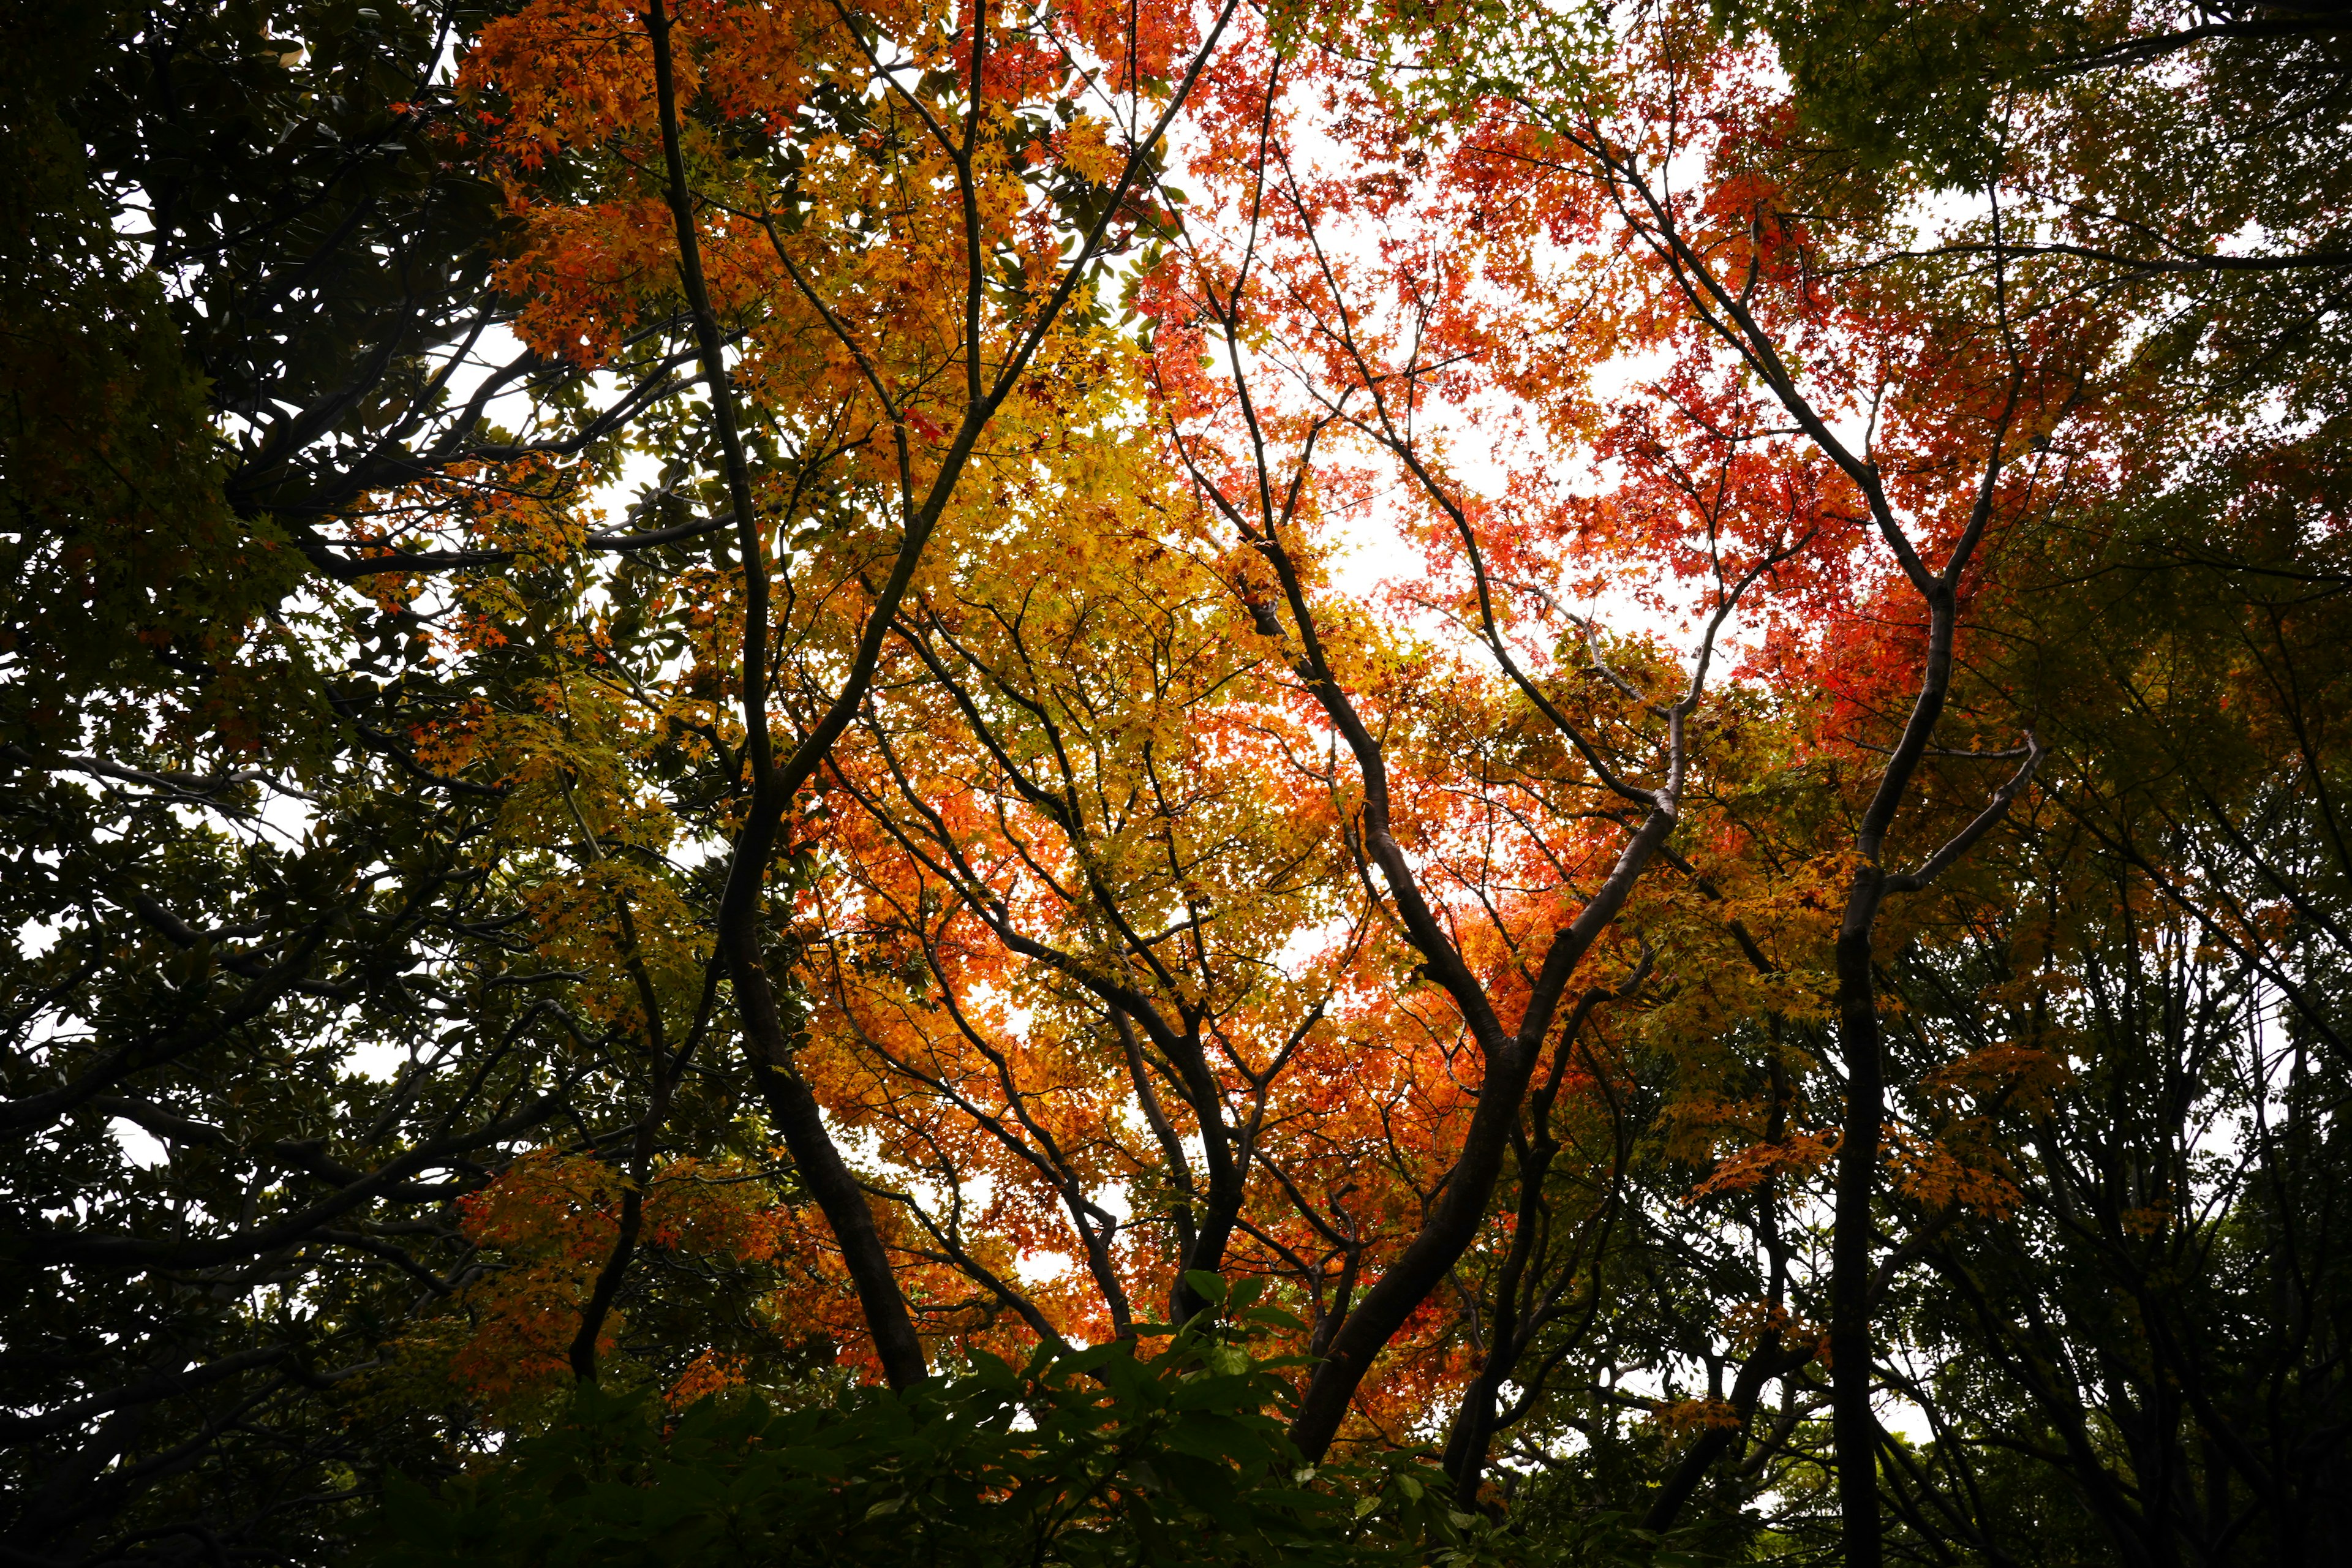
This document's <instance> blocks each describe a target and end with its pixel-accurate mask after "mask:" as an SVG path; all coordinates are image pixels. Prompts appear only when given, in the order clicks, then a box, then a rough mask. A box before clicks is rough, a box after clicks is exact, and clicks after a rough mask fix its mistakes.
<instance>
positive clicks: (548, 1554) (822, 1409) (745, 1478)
mask: <svg viewBox="0 0 2352 1568" xmlns="http://www.w3.org/2000/svg"><path fill="white" fill-rule="evenodd" d="M1199 1282H1200V1283H1202V1284H1206V1285H1208V1286H1210V1287H1213V1288H1215V1289H1216V1290H1217V1293H1218V1294H1219V1295H1222V1294H1223V1290H1222V1287H1221V1283H1220V1282H1218V1281H1216V1280H1215V1279H1213V1277H1209V1276H1202V1277H1201V1278H1200V1281H1199ZM1255 1283H1256V1282H1255V1281H1253V1282H1250V1284H1249V1285H1244V1286H1243V1287H1240V1288H1238V1289H1235V1290H1234V1300H1233V1302H1232V1303H1231V1305H1233V1306H1234V1308H1235V1309H1236V1311H1235V1317H1234V1323H1233V1324H1226V1325H1221V1324H1219V1323H1217V1322H1215V1321H1213V1320H1212V1319H1211V1318H1210V1317H1209V1316H1207V1315H1203V1316H1202V1317H1201V1318H1198V1319H1195V1320H1194V1321H1192V1322H1191V1323H1188V1324H1187V1325H1185V1326H1184V1327H1183V1328H1181V1329H1179V1330H1175V1331H1172V1332H1171V1331H1169V1330H1166V1329H1164V1328H1162V1329H1160V1330H1158V1331H1156V1332H1155V1333H1154V1335H1153V1336H1152V1337H1151V1338H1150V1339H1147V1340H1145V1341H1143V1342H1135V1341H1120V1342H1112V1343H1109V1344H1103V1345H1097V1346H1094V1347H1092V1348H1090V1349H1087V1350H1080V1351H1069V1350H1063V1351H1058V1352H1057V1351H1055V1350H1054V1349H1052V1348H1050V1347H1041V1348H1040V1349H1039V1350H1038V1351H1037V1352H1036V1353H1035V1354H1034V1355H1033V1356H1032V1357H1031V1358H1030V1360H1029V1361H1028V1363H1027V1364H1025V1365H1024V1366H1019V1367H1015V1366H1013V1365H1011V1364H1009V1363H1005V1362H1003V1361H1001V1360H999V1359H997V1358H996V1357H994V1356H992V1355H989V1354H987V1353H986V1352H977V1353H975V1355H974V1356H973V1357H972V1361H971V1370H970V1371H969V1372H967V1373H964V1374H963V1375H961V1376H954V1377H939V1378H934V1379H932V1380H931V1381H929V1382H928V1383H925V1384H921V1385H919V1386H918V1387H917V1388H915V1389H913V1390H912V1391H910V1392H908V1393H907V1394H903V1395H901V1394H894V1393H892V1392H891V1391H889V1390H888V1389H886V1388H878V1387H853V1388H850V1389H847V1390H845V1391H844V1392H843V1393H842V1394H840V1395H839V1396H838V1397H837V1398H835V1400H834V1401H832V1402H831V1403H828V1404H822V1405H810V1406H806V1407H803V1408H797V1409H780V1408H778V1407H776V1406H775V1405H772V1404H771V1403H770V1402H769V1401H768V1400H766V1399H765V1398H763V1397H761V1395H760V1394H756V1393H741V1394H732V1395H724V1396H718V1395H715V1396H712V1397H710V1398H706V1399H704V1400H702V1401H701V1402H700V1403H698V1404H697V1405H694V1406H693V1407H692V1408H691V1409H689V1410H688V1411H686V1412H685V1413H684V1414H683V1415H678V1416H677V1417H676V1418H675V1419H667V1418H666V1417H665V1415H664V1413H663V1412H662V1411H661V1409H660V1408H659V1406H658V1405H656V1404H655V1403H654V1402H653V1401H651V1400H649V1399H646V1398H643V1397H637V1396H630V1395H620V1394H608V1393H603V1392H600V1391H598V1390H597V1389H595V1388H594V1387H593V1386H592V1387H584V1388H583V1389H582V1390H580V1391H579V1393H578V1394H576V1395H575V1396H574V1397H573V1399H572V1402H571V1405H570V1406H569V1408H568V1409H567V1410H566V1411H565V1412H564V1413H563V1415H562V1416H561V1417H560V1418H559V1419H558V1420H557V1421H556V1422H555V1424H554V1425H553V1426H551V1428H550V1429H549V1430H547V1431H545V1432H544V1433H541V1434H539V1435H537V1436H529V1437H524V1438H520V1439H519V1440H517V1441H515V1442H514V1443H513V1444H512V1445H511V1446H510V1447H509V1448H508V1449H507V1450H506V1451H505V1452H503V1453H502V1454H500V1455H499V1457H498V1458H495V1459H493V1460H490V1461H488V1463H486V1464H485V1465H484V1466H483V1468H480V1469H479V1470H478V1471H477V1472H475V1473H474V1474H472V1475H469V1476H467V1477H466V1478H464V1479H459V1480H456V1481H453V1482H450V1483H449V1484H447V1485H446V1486H445V1487H443V1488H442V1489H441V1492H440V1495H439V1496H437V1497H436V1496H434V1495H432V1494H430V1493H428V1492H426V1491H425V1489H423V1488H421V1487H419V1486H417V1485H415V1483H413V1482H407V1481H402V1480H394V1482H393V1483H392V1485H391V1486H390V1487H389V1488H388V1489H387V1491H386V1495H385V1507H384V1510H383V1516H382V1519H381V1521H380V1525H379V1530H380V1531H381V1534H380V1536H379V1538H378V1539H377V1540H376V1541H375V1542H373V1544H372V1545H371V1546H370V1547H369V1548H368V1549H367V1551H366V1555H365V1561H366V1562H367V1563H370V1564H371V1565H372V1568H412V1565H413V1568H425V1565H426V1564H438V1563H448V1562H452V1561H455V1560H458V1559H460V1558H462V1559H463V1560H464V1561H466V1562H467V1563H473V1564H477V1565H478V1568H498V1565H499V1564H508V1563H511V1564H516V1565H518V1568H520V1565H521V1564H526V1563H530V1564H536V1563H601V1564H610V1565H612V1568H658V1565H661V1564H668V1563H679V1564H684V1563H705V1562H710V1561H715V1560H716V1561H727V1562H731V1563H747V1564H761V1565H766V1564H777V1565H782V1564H795V1565H798V1564H808V1565H814V1564H820V1563H840V1564H850V1563H856V1564H859V1565H861V1568H890V1565H892V1564H898V1563H904V1564H908V1565H910V1568H911V1565H913V1564H918V1563H919V1564H925V1565H936V1568H1000V1565H1002V1568H1010V1565H1012V1564H1014V1563H1035V1564H1043V1563H1057V1564H1069V1565H1071V1568H1111V1565H1114V1564H1128V1563H1135V1564H1152V1563H1171V1564H1173V1563H1185V1564H1215V1563H1233V1564H1242V1563H1281V1564H1290V1565H1295V1568H1309V1565H1316V1564H1339V1563H1381V1562H1391V1561H1395V1562H1420V1561H1444V1562H1470V1561H1475V1560H1477V1559H1478V1558H1479V1557H1481V1556H1482V1555H1485V1554H1486V1552H1485V1549H1483V1548H1482V1547H1481V1546H1480V1545H1479V1544H1478V1543H1479V1542H1487V1544H1488V1545H1489V1546H1491V1540H1490V1537H1491V1531H1490V1529H1489V1528H1488V1526H1487V1524H1486V1521H1484V1520H1481V1519H1474V1518H1472V1517H1471V1516H1468V1515H1464V1514H1459V1513H1452V1512H1450V1511H1449V1510H1447V1509H1446V1508H1445V1506H1444V1503H1443V1502H1442V1500H1441V1499H1442V1497H1443V1495H1444V1477H1443V1476H1442V1475H1439V1474H1437V1473H1435V1472H1433V1471H1431V1470H1428V1469H1425V1468H1421V1467H1419V1466H1417V1465H1415V1464H1413V1463H1412V1462H1411V1461H1410V1460H1402V1459H1400V1460H1398V1461H1395V1462H1392V1463H1391V1464H1390V1465H1389V1466H1387V1467H1386V1468H1349V1467H1345V1466H1339V1467H1328V1466H1327V1467H1323V1468H1320V1469H1310V1468H1305V1467H1304V1466H1303V1465H1302V1463H1301V1460H1300V1458H1299V1455H1298V1453H1297V1449H1296V1448H1295V1447H1292V1445H1291V1443H1290V1441H1289V1439H1288V1438H1287V1437H1286V1436H1285V1435H1284V1430H1283V1424H1282V1421H1281V1420H1280V1419H1279V1416H1280V1415H1281V1414H1282V1413H1283V1412H1285V1411H1286V1408H1287V1406H1288V1405H1289V1402H1290V1383H1289V1380H1288V1378H1287V1377H1286V1375H1285V1374H1286V1373H1288V1372H1290V1371H1292V1370H1293V1369H1294V1368H1295V1367H1296V1366H1297V1365H1298V1364H1300V1363H1298V1362H1297V1359H1296V1358H1275V1359H1262V1358H1260V1357H1258V1356H1255V1355H1254V1354H1252V1353H1251V1352H1250V1351H1249V1350H1248V1348H1247V1347H1246V1345H1245V1344H1244V1342H1243V1340H1242V1335H1241V1333H1240V1332H1237V1331H1236V1328H1237V1327H1239V1328H1244V1329H1245V1328H1248V1327H1251V1326H1265V1325H1270V1324H1272V1323H1273V1322H1275V1321H1277V1320H1284V1319H1286V1314H1282V1313H1279V1312H1278V1311H1276V1310H1271V1309H1266V1308H1258V1307H1253V1306H1251V1305H1250V1302H1251V1301H1252V1300H1254V1298H1255V1294H1256V1292H1255V1289H1251V1285H1255ZM1154 1341H1159V1342H1158V1343H1157V1344H1155V1343H1154Z"/></svg>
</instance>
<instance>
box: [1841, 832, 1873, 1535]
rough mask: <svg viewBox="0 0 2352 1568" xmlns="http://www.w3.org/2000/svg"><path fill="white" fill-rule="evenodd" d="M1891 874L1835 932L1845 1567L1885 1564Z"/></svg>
mask: <svg viewBox="0 0 2352 1568" xmlns="http://www.w3.org/2000/svg"><path fill="white" fill-rule="evenodd" d="M1884 885H1885V872H1883V871H1882V870H1881V869H1880V868H1878V867H1877V866H1875V865H1872V864H1864V866H1863V868H1861V869H1860V870H1859V871H1857V872H1856V873H1855V874H1854V879H1853V888H1852V889H1851V890H1850V891H1849V893H1848V895H1847V899H1846V909H1845V919H1844V921H1843V924H1842V925H1841V926H1840V928H1839V930H1838V940H1837V977H1838V1032H1839V1035H1840V1037H1841V1038H1840V1043H1841V1045H1842V1046H1843V1055H1844V1058H1845V1079H1846V1089H1845V1125H1844V1128H1843V1131H1842V1132H1841V1134H1840V1136H1839V1140H1838V1165H1837V1201H1836V1211H1835V1219H1834V1225H1833V1229H1832V1235H1831V1242H1830V1409H1831V1415H1832V1425H1833V1429H1834V1436H1835V1447H1836V1451H1837V1473H1838V1511H1839V1513H1840V1514H1841V1516H1842V1517H1843V1520H1844V1548H1845V1553H1844V1568H1879V1565H1880V1563H1881V1562H1882V1560H1883V1556H1884V1549H1883V1546H1882V1542H1881V1527H1880V1521H1879V1513H1878V1418H1877V1416H1876V1415H1874V1413H1873V1412H1872V1410H1871V1407H1870V1386H1871V1384H1870V1374H1871V1360H1872V1356H1871V1342H1870V1340H1871V1335H1870V1267H1871V1245H1870V1242H1871V1226H1870V1204H1871V1195H1872V1189H1873V1188H1874V1186H1875V1185H1876V1178H1877V1173H1878V1130H1879V1123H1880V1121H1882V1120H1883V1119H1884V1118H1885V1100H1886V1090H1885V1073H1884V1068H1883V1064H1882V1062H1881V1059H1880V1058H1881V1053H1882V1051H1883V1048H1884V1047H1883V1044H1882V1042H1881V1040H1880V1038H1879V1029H1878V994H1877V987H1876V985H1875V984H1874V981H1873V978H1872V975H1871V971H1870V962H1871V952H1870V938H1871V930H1872V927H1873V926H1874V924H1875V923H1876V921H1877V919H1878V905H1879V900H1880V898H1881V896H1882V895H1881V889H1882V888H1883V887H1884Z"/></svg>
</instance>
